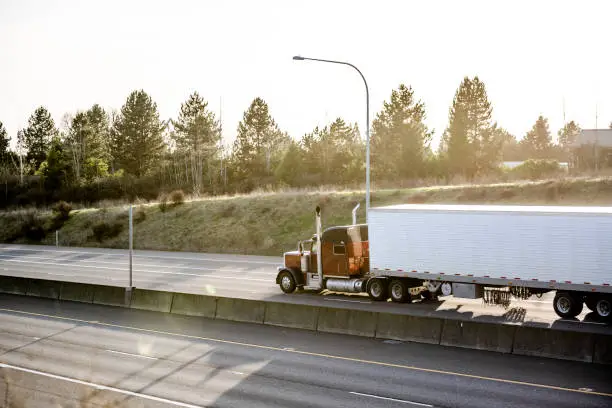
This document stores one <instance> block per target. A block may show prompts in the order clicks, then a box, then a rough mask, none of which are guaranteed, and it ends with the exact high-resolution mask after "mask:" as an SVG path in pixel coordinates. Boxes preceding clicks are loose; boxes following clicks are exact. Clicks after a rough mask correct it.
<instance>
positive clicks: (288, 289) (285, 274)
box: [278, 271, 297, 293]
mask: <svg viewBox="0 0 612 408" xmlns="http://www.w3.org/2000/svg"><path fill="white" fill-rule="evenodd" d="M278 281H279V286H280V288H281V290H282V291H283V292H285V293H293V292H294V291H295V288H296V287H297V285H296V283H295V278H294V277H293V275H292V274H291V272H289V271H282V272H281V273H280V274H279V276H278Z"/></svg>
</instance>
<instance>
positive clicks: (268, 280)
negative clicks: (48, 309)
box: [4, 259, 271, 283]
mask: <svg viewBox="0 0 612 408" xmlns="http://www.w3.org/2000/svg"><path fill="white" fill-rule="evenodd" d="M4 262H17V263H26V264H37V265H40V264H41V265H50V266H54V265H55V266H67V267H72V268H74V267H79V268H93V269H106V270H111V271H117V270H118V269H117V268H109V267H108V266H94V265H73V264H61V263H52V264H49V263H48V262H37V261H23V260H20V259H7V260H5V261H4ZM133 272H140V273H151V274H159V275H184V276H198V277H201V278H211V279H236V280H245V281H252V282H266V283H271V281H270V279H257V278H245V277H243V276H221V275H201V274H197V273H187V272H162V271H147V270H144V269H134V270H133Z"/></svg>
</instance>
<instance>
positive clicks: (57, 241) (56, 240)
mask: <svg viewBox="0 0 612 408" xmlns="http://www.w3.org/2000/svg"><path fill="white" fill-rule="evenodd" d="M55 247H56V248H59V230H55Z"/></svg>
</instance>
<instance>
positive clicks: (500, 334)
mask: <svg viewBox="0 0 612 408" xmlns="http://www.w3.org/2000/svg"><path fill="white" fill-rule="evenodd" d="M515 331H516V327H515V326H510V325H501V324H490V323H477V322H468V321H460V320H448V319H446V320H444V324H443V325H442V336H441V338H440V345H442V346H453V347H463V348H469V349H476V350H488V351H497V352H500V353H511V352H512V344H513V341H514V335H515Z"/></svg>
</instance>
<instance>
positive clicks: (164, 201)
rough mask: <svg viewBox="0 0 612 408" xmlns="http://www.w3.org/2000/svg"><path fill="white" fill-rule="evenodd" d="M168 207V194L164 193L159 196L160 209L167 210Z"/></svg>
mask: <svg viewBox="0 0 612 408" xmlns="http://www.w3.org/2000/svg"><path fill="white" fill-rule="evenodd" d="M167 209H168V196H167V195H166V194H162V195H160V196H159V211H161V212H166V210H167Z"/></svg>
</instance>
